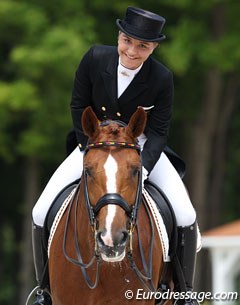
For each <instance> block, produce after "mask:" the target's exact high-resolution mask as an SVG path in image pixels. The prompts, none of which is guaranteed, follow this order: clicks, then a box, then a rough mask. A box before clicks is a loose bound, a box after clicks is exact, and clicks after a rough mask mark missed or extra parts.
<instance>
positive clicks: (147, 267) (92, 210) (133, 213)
mask: <svg viewBox="0 0 240 305" xmlns="http://www.w3.org/2000/svg"><path fill="white" fill-rule="evenodd" d="M109 146H114V147H122V148H129V149H135V150H137V152H138V153H139V155H140V152H141V147H140V145H139V144H138V143H135V144H134V143H127V142H115V141H105V142H95V143H90V144H88V145H87V146H86V149H85V155H86V154H87V152H88V151H89V150H90V149H94V148H101V147H109ZM83 179H84V199H85V204H86V208H87V211H88V217H89V221H90V225H91V228H92V231H93V233H94V240H95V249H94V254H93V257H92V259H91V260H90V261H89V262H88V263H84V262H83V260H82V255H81V251H80V248H79V244H78V233H77V209H78V202H79V194H80V182H79V184H78V186H77V188H76V190H75V193H74V195H73V197H72V199H71V202H70V206H69V209H68V214H67V218H66V224H65V230H64V236H63V252H64V256H65V258H66V259H67V260H68V261H69V262H71V263H73V264H74V265H77V266H79V267H80V268H81V271H82V273H83V277H84V280H85V282H86V284H87V285H88V287H89V288H90V289H94V288H96V287H97V285H98V282H99V274H100V263H101V257H100V254H99V252H98V247H97V242H96V235H97V221H96V217H97V215H98V213H99V211H100V210H101V208H103V207H104V206H106V205H108V204H115V205H118V206H120V207H121V208H122V209H124V211H125V212H126V214H127V216H128V217H130V222H129V230H128V235H129V251H128V253H127V257H128V259H129V262H130V267H131V268H132V269H133V270H134V271H135V273H136V275H137V278H138V279H139V280H140V282H141V283H142V285H143V286H144V288H145V289H146V290H147V291H151V292H152V291H153V292H155V291H156V290H155V289H154V285H153V282H152V256H153V243H154V224H153V220H152V218H151V215H150V212H149V209H148V208H147V206H146V203H145V202H143V203H144V206H145V209H146V211H147V214H148V218H149V220H150V224H151V243H150V255H149V262H148V264H147V263H146V260H145V257H144V251H143V247H142V243H141V239H140V236H139V234H138V244H139V249H140V255H141V260H142V265H143V268H144V272H145V274H146V275H144V274H143V273H142V272H141V271H140V270H139V268H138V267H137V265H136V264H135V261H134V258H133V255H132V252H133V232H134V229H135V228H137V215H138V210H139V207H140V205H141V201H142V166H140V171H139V173H138V186H137V191H136V199H135V203H134V205H133V206H129V204H128V203H127V202H126V201H125V200H124V199H123V198H122V196H121V195H120V194H117V193H107V194H105V195H104V196H102V197H101V198H100V199H99V200H98V202H97V203H96V205H95V206H93V205H92V204H91V202H90V199H89V193H88V188H87V173H86V170H85V169H83ZM75 200H76V204H75V210H74V245H75V250H76V254H77V259H74V258H71V257H69V255H68V254H67V251H66V242H67V234H68V227H69V222H70V214H71V211H72V208H73V203H74V202H75ZM95 259H96V260H97V269H96V277H95V281H94V283H92V281H91V280H90V278H89V276H88V274H87V272H86V269H88V268H89V267H90V266H92V264H93V263H94V261H95ZM147 281H150V283H149V286H148V285H147V283H146V282H147Z"/></svg>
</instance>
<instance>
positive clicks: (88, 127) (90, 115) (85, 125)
mask: <svg viewBox="0 0 240 305" xmlns="http://www.w3.org/2000/svg"><path fill="white" fill-rule="evenodd" d="M82 129H83V132H84V134H85V135H86V136H88V137H89V138H90V139H92V138H96V137H97V136H98V135H99V132H100V128H99V122H98V119H97V116H96V114H95V113H94V112H93V110H92V107H90V106H89V107H87V108H86V109H85V110H84V111H83V114H82Z"/></svg>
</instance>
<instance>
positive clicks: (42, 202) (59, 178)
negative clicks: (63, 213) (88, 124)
mask: <svg viewBox="0 0 240 305" xmlns="http://www.w3.org/2000/svg"><path fill="white" fill-rule="evenodd" d="M145 140H146V138H143V137H140V145H143V144H144V142H145ZM82 170H83V152H81V151H80V149H79V148H78V147H77V148H76V149H75V150H74V151H73V152H72V153H71V154H70V155H69V156H68V157H67V158H66V159H65V160H64V161H63V163H62V164H61V165H60V166H59V167H58V169H57V170H56V171H55V173H54V174H53V176H52V177H51V179H50V180H49V182H48V184H47V185H46V187H45V189H44V191H43V192H42V194H41V196H40V198H39V199H38V201H37V203H36V204H35V206H34V208H33V211H32V217H33V221H34V223H35V224H36V225H38V226H41V227H42V226H43V225H44V221H45V217H46V215H47V212H48V210H49V208H50V206H51V204H52V202H53V200H54V199H55V197H56V196H57V195H58V194H59V192H60V191H61V190H62V189H63V188H64V187H65V186H66V185H68V184H70V183H71V182H73V181H75V180H77V179H79V178H80V176H81V174H82ZM149 179H150V180H151V181H153V182H154V183H155V184H157V185H158V186H159V187H160V188H161V189H162V190H163V192H164V193H165V195H166V196H167V197H168V199H169V201H170V203H171V205H172V208H173V210H174V212H175V215H176V219H177V225H178V226H183V227H184V226H189V225H191V224H193V223H194V222H195V220H196V213H195V210H194V208H193V206H192V203H191V201H190V199H189V196H188V193H187V191H186V188H185V186H184V184H183V182H182V180H181V178H180V177H179V175H178V173H177V171H176V170H175V168H174V167H173V165H172V164H171V162H170V161H169V160H168V158H167V156H166V155H165V154H164V153H162V154H161V157H160V159H159V160H158V162H157V163H156V165H155V167H154V168H153V170H152V172H151V173H150V176H149Z"/></svg>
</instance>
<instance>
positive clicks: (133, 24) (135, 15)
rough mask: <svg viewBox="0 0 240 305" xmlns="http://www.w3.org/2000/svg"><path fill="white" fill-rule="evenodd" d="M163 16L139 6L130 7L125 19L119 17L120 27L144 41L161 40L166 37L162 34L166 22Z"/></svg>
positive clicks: (117, 22)
mask: <svg viewBox="0 0 240 305" xmlns="http://www.w3.org/2000/svg"><path fill="white" fill-rule="evenodd" d="M165 21H166V20H165V19H164V18H163V17H162V16H159V15H157V14H154V13H152V12H149V11H145V10H143V9H140V8H137V7H128V8H127V12H126V16H125V19H124V20H120V19H117V20H116V24H117V26H118V28H119V29H120V30H121V31H122V32H123V33H125V34H127V35H129V36H131V37H133V38H136V39H138V40H143V41H149V42H150V41H151V42H154V41H156V42H159V41H162V40H164V39H165V38H166V36H165V35H163V34H161V31H162V28H163V26H164V23H165Z"/></svg>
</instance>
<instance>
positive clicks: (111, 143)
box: [86, 141, 141, 150]
mask: <svg viewBox="0 0 240 305" xmlns="http://www.w3.org/2000/svg"><path fill="white" fill-rule="evenodd" d="M104 146H117V147H123V148H133V149H137V150H140V149H141V146H140V145H139V144H137V143H127V142H116V141H102V142H95V143H88V144H87V146H86V149H87V150H88V149H91V148H99V147H104Z"/></svg>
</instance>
